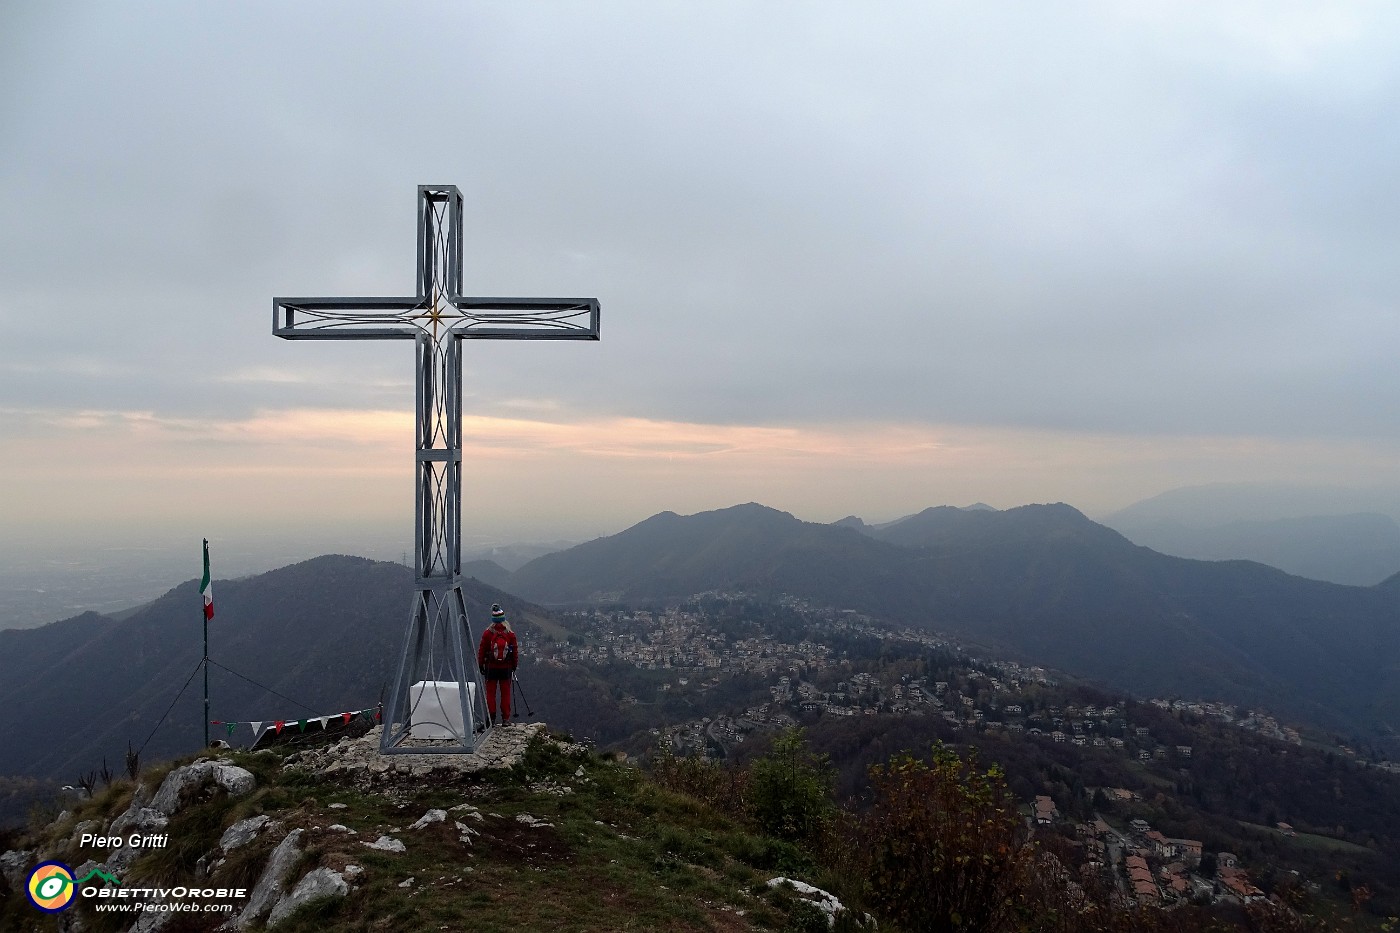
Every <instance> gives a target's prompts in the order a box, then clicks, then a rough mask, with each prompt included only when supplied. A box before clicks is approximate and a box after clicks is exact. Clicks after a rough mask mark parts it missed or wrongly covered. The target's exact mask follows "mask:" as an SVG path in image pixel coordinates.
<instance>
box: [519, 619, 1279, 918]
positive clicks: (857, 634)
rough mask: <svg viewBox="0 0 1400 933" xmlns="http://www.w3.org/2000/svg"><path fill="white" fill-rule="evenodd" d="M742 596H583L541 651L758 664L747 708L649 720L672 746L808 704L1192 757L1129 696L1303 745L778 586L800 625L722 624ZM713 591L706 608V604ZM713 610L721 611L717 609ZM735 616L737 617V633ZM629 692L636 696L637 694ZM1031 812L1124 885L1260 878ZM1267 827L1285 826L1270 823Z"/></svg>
mask: <svg viewBox="0 0 1400 933" xmlns="http://www.w3.org/2000/svg"><path fill="white" fill-rule="evenodd" d="M745 599H746V598H745V597H743V596H742V595H738V594H724V593H710V594H703V596H702V597H697V598H696V599H695V600H692V601H691V602H690V603H689V604H684V605H673V606H668V607H665V608H663V609H656V610H640V609H633V610H603V609H590V610H580V611H574V612H572V613H569V614H566V617H565V620H564V621H565V624H566V627H568V628H569V630H570V631H571V633H573V634H572V636H571V637H570V638H569V640H568V641H565V642H559V643H556V644H555V645H554V646H553V647H552V648H550V649H546V650H545V652H544V654H545V658H546V661H545V663H563V662H571V663H583V664H599V665H601V664H618V663H621V664H626V665H630V666H633V667H635V668H638V669H640V670H646V671H655V672H663V673H664V674H666V675H667V676H666V677H664V678H663V679H662V681H661V682H660V684H659V686H658V687H657V689H658V690H660V691H662V692H668V691H683V690H699V691H705V690H710V689H714V688H716V687H718V686H720V684H721V683H723V681H724V680H725V679H726V678H729V677H735V676H739V675H757V676H759V677H761V678H763V679H765V680H767V682H768V686H767V694H768V696H767V698H766V701H763V702H758V703H754V704H752V705H750V706H748V707H747V708H745V709H743V710H742V711H738V710H736V711H734V712H732V713H722V714H719V715H715V716H704V717H700V718H697V719H694V720H691V721H686V722H679V723H673V724H668V725H666V726H664V727H657V728H655V729H653V730H652V733H653V736H654V739H655V741H656V743H657V746H658V747H659V748H662V749H665V750H666V751H668V752H669V753H671V754H675V755H680V756H686V755H693V756H701V757H706V758H711V759H722V758H725V757H727V756H729V755H731V754H733V753H734V752H735V751H736V749H737V748H738V747H739V746H740V745H742V744H743V743H744V742H745V741H746V740H747V739H749V738H750V737H752V736H754V735H755V734H757V733H763V732H774V731H777V730H780V729H783V728H786V727H789V726H792V725H796V724H800V723H802V722H807V721H811V717H814V716H816V717H822V716H839V717H857V716H861V717H877V716H897V717H898V716H919V717H937V718H938V719H939V720H941V722H942V724H943V725H944V726H945V727H946V728H947V729H949V730H952V731H953V732H954V733H958V732H961V731H964V730H967V731H972V732H976V733H978V734H1000V735H1002V736H1005V737H1006V738H1007V739H1008V740H1013V741H1031V742H1038V743H1049V744H1053V745H1067V746H1076V747H1082V748H1095V749H1100V750H1103V751H1105V752H1108V753H1112V754H1117V755H1120V756H1124V757H1126V758H1129V759H1131V760H1134V761H1137V762H1140V763H1161V764H1163V765H1166V766H1168V767H1171V768H1176V769H1189V768H1190V766H1191V764H1192V762H1193V760H1195V758H1196V756H1197V755H1198V754H1199V753H1198V751H1197V749H1195V748H1193V747H1192V746H1191V745H1186V744H1179V743H1174V742H1171V741H1167V740H1165V739H1162V738H1159V737H1158V736H1155V735H1154V734H1153V731H1152V729H1151V727H1150V726H1149V725H1146V724H1144V723H1142V722H1139V721H1137V720H1136V719H1135V718H1134V716H1133V713H1132V710H1133V709H1135V708H1141V707H1142V706H1143V705H1150V706H1152V707H1155V708H1156V709H1158V710H1161V711H1164V712H1167V713H1172V714H1177V715H1187V716H1193V717H1197V718H1199V719H1204V720H1213V721H1216V722H1219V723H1224V724H1229V725H1231V726H1233V727H1235V728H1239V729H1242V730H1247V731H1250V732H1253V733H1257V734H1258V735H1261V736H1264V737H1266V738H1269V739H1272V740H1275V741H1277V742H1280V743H1286V744H1290V745H1299V744H1301V742H1302V737H1301V735H1300V734H1299V733H1298V731H1297V730H1296V729H1293V728H1291V727H1289V726H1287V725H1285V724H1282V723H1280V722H1279V721H1278V720H1277V719H1276V718H1275V717H1274V716H1272V715H1270V714H1269V713H1267V712H1265V711H1262V710H1244V709H1240V708H1238V707H1236V706H1233V705H1231V704H1226V703H1219V702H1210V701H1200V700H1183V699H1180V698H1171V699H1166V698H1154V699H1150V700H1146V701H1132V700H1129V699H1127V698H1122V699H1119V700H1117V701H1115V702H1109V703H1104V704H1083V705H1075V704H1072V703H1058V702H1047V699H1046V698H1047V697H1055V696H1058V694H1056V693H1055V692H1053V691H1047V690H1046V689H1044V688H1047V687H1053V686H1055V685H1056V684H1057V678H1056V677H1055V676H1054V675H1053V674H1052V673H1051V672H1049V671H1047V670H1046V669H1044V668H1042V667H1036V666H1028V665H1023V664H1019V663H1017V662H1014V661H1006V660H999V659H987V658H980V657H975V656H972V655H969V654H968V653H967V652H966V651H965V650H963V648H962V647H961V646H959V645H958V644H956V643H955V642H953V641H952V640H950V639H947V638H944V637H941V636H939V635H936V634H932V633H929V632H923V631H916V630H912V629H907V628H895V627H890V626H887V625H884V624H881V623H879V622H877V621H876V620H874V619H871V618H869V617H868V616H865V615H863V614H861V613H859V612H855V611H852V610H842V609H834V608H829V607H820V606H814V605H811V604H809V603H807V602H804V601H800V600H785V601H784V603H783V607H784V608H785V609H786V610H788V611H789V612H790V613H794V614H796V616H797V617H798V618H800V619H801V621H802V624H801V626H800V627H796V628H791V629H788V630H786V632H787V633H788V634H790V635H791V637H787V638H785V637H784V632H785V630H784V628H783V626H781V625H779V626H775V627H768V626H759V625H749V626H741V627H739V629H738V630H736V627H735V626H734V625H732V624H730V625H725V624H724V623H725V621H726V620H728V621H730V622H731V623H732V616H733V611H732V610H733V609H734V607H735V606H736V605H742V604H744V602H745ZM706 607H708V608H706ZM717 610H722V611H717ZM736 632H737V633H736ZM853 637H854V638H863V639H873V640H875V641H877V642H882V643H894V644H897V645H899V646H902V647H904V648H908V649H913V650H915V651H923V652H927V653H930V654H932V655H935V656H937V657H940V658H944V659H946V660H947V663H946V664H945V665H943V666H942V667H941V668H940V669H939V674H938V675H937V676H926V677H918V676H911V675H910V674H908V673H903V674H895V673H892V672H891V671H884V672H879V671H872V670H856V668H859V667H861V666H863V665H861V664H860V663H859V661H860V659H859V658H855V657H852V656H851V652H850V650H849V648H840V647H836V646H837V645H838V644H843V643H849V641H850V639H851V638H853ZM632 699H633V700H634V701H635V699H636V698H632ZM1087 790H1088V793H1089V794H1090V796H1091V797H1092V799H1094V800H1096V801H1101V800H1106V801H1110V802H1124V803H1127V802H1131V801H1133V800H1136V799H1140V798H1139V795H1138V793H1137V792H1135V791H1132V790H1128V789H1125V788H1114V787H1094V788H1088V789H1087ZM1024 809H1025V812H1026V819H1027V822H1028V824H1031V825H1034V826H1036V827H1038V828H1041V829H1047V830H1058V831H1060V832H1063V833H1065V834H1068V835H1072V836H1073V838H1074V839H1075V840H1076V844H1077V845H1080V846H1083V847H1084V851H1085V855H1086V859H1085V863H1084V870H1085V871H1086V872H1090V873H1096V874H1097V875H1098V878H1097V880H1098V881H1099V882H1100V883H1103V884H1105V885H1108V886H1109V887H1110V888H1112V889H1113V890H1114V891H1116V893H1117V894H1118V896H1119V897H1121V898H1123V899H1125V900H1126V901H1128V902H1131V903H1135V904H1140V905H1144V906H1171V905H1173V904H1178V903H1186V902H1195V903H1220V902H1226V903H1242V904H1246V903H1251V902H1252V901H1254V900H1257V899H1260V898H1262V897H1263V892H1262V891H1261V890H1260V889H1259V888H1258V887H1257V886H1256V885H1255V884H1254V883H1253V882H1252V881H1251V879H1250V876H1249V873H1248V871H1247V868H1246V867H1245V866H1242V865H1241V864H1240V860H1239V858H1238V857H1237V856H1235V855H1234V854H1232V853H1230V852H1219V853H1208V852H1203V845H1202V843H1201V841H1199V840H1193V839H1181V838H1169V837H1167V836H1165V835H1163V834H1162V833H1161V832H1158V831H1156V830H1154V829H1153V828H1152V827H1151V826H1150V825H1148V824H1147V823H1146V822H1145V821H1143V820H1140V819H1134V820H1131V821H1123V823H1122V825H1119V826H1114V825H1111V824H1110V822H1109V821H1108V820H1106V819H1105V818H1104V817H1103V816H1101V815H1100V814H1099V813H1097V812H1095V813H1094V814H1093V818H1092V819H1089V820H1078V821H1077V820H1074V819H1070V818H1067V817H1065V816H1063V815H1062V814H1061V813H1060V812H1059V810H1058V809H1057V808H1056V805H1055V803H1054V801H1053V800H1052V799H1051V798H1050V797H1048V796H1037V797H1036V798H1035V800H1034V801H1033V802H1029V803H1028V804H1027V805H1026V806H1025V808H1024ZM1278 831H1279V832H1281V833H1291V832H1292V830H1291V827H1289V826H1288V825H1287V824H1286V823H1280V824H1279V826H1278Z"/></svg>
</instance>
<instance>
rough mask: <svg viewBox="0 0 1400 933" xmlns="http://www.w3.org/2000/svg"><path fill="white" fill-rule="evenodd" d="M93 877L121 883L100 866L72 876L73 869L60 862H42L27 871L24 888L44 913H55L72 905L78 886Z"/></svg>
mask: <svg viewBox="0 0 1400 933" xmlns="http://www.w3.org/2000/svg"><path fill="white" fill-rule="evenodd" d="M93 878H101V879H102V880H103V881H105V882H107V883H108V884H118V885H119V884H121V882H120V881H118V880H117V879H116V877H115V876H113V875H109V874H107V872H105V871H103V870H102V869H100V868H94V869H93V870H92V871H90V872H88V873H87V874H86V875H84V876H83V877H81V878H76V879H75V878H74V877H73V869H71V868H69V867H68V866H67V865H65V864H63V863H62V862H42V863H40V864H39V865H37V866H35V868H34V870H33V871H31V872H30V873H29V883H28V885H26V886H25V890H26V891H27V893H28V894H29V902H30V903H31V904H33V905H34V906H35V907H37V908H39V909H40V910H42V911H44V913H49V914H56V913H58V912H59V911H60V910H67V909H68V908H69V907H71V906H73V898H74V895H76V894H77V891H78V886H79V885H84V884H87V883H88V882H89V881H91V880H92V879H93Z"/></svg>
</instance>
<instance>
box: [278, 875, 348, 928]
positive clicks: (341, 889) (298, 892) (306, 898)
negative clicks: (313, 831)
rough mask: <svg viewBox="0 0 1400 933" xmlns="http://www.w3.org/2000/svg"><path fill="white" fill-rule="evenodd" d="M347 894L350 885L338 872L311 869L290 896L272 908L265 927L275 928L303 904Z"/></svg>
mask: <svg viewBox="0 0 1400 933" xmlns="http://www.w3.org/2000/svg"><path fill="white" fill-rule="evenodd" d="M349 893H350V885H348V884H346V883H345V879H344V878H343V877H342V876H341V874H340V872H337V871H331V870H330V869H329V868H316V869H313V870H311V871H309V872H307V873H306V876H305V877H304V878H302V879H301V880H300V881H298V882H297V886H296V887H295V888H293V889H292V893H291V894H288V895H287V896H286V897H284V898H282V899H281V900H280V901H278V902H277V906H276V907H274V908H272V915H271V916H269V917H268V918H267V927H268V929H269V930H270V929H272V928H273V927H275V926H277V924H279V923H281V922H282V921H283V920H285V919H287V917H289V916H291V914H292V912H293V911H295V910H296V909H297V908H298V907H300V906H302V905H303V904H309V903H311V902H312V901H319V900H320V899H322V898H324V897H344V896H345V895H347V894H349Z"/></svg>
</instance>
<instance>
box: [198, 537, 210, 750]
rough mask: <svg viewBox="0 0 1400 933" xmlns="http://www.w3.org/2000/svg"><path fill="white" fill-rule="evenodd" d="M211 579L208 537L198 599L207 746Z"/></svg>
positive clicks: (206, 744)
mask: <svg viewBox="0 0 1400 933" xmlns="http://www.w3.org/2000/svg"><path fill="white" fill-rule="evenodd" d="M212 582H213V581H211V580H210V578H209V539H208V538H205V539H204V580H203V586H202V587H201V593H200V599H199V603H200V605H199V614H200V616H201V617H202V619H203V621H204V660H203V661H202V662H201V663H202V664H203V665H204V747H205V748H208V747H209V610H208V608H207V606H208V604H207V603H205V601H204V595H203V594H204V592H206V591H208V589H209V588H210V586H211V584H212Z"/></svg>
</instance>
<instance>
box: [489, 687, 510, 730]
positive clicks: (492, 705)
mask: <svg viewBox="0 0 1400 933" xmlns="http://www.w3.org/2000/svg"><path fill="white" fill-rule="evenodd" d="M497 688H500V691H501V722H505V721H506V720H508V719H510V678H509V677H504V678H502V679H500V680H497V679H495V678H494V677H491V676H490V675H487V677H486V711H487V712H488V713H490V714H491V717H492V718H493V719H494V718H495V716H496V689H497Z"/></svg>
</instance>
